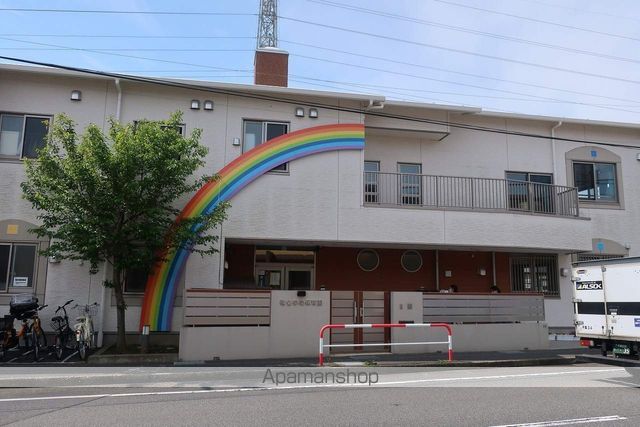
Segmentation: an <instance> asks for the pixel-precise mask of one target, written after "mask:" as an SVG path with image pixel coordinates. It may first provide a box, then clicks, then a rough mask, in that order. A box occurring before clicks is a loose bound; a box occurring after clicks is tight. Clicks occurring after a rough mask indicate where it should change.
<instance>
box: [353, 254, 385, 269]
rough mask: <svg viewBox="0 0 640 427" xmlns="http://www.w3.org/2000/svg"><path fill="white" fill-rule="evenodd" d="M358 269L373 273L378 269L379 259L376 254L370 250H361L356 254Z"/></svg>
mask: <svg viewBox="0 0 640 427" xmlns="http://www.w3.org/2000/svg"><path fill="white" fill-rule="evenodd" d="M357 262H358V267H360V268H361V269H362V270H364V271H373V270H375V269H376V268H378V264H380V258H379V257H378V253H377V252H376V251H374V250H372V249H363V250H361V251H360V252H358V257H357Z"/></svg>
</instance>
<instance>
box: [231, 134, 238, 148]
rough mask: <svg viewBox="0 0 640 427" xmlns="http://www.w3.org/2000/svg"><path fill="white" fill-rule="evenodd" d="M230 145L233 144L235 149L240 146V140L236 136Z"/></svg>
mask: <svg viewBox="0 0 640 427" xmlns="http://www.w3.org/2000/svg"><path fill="white" fill-rule="evenodd" d="M232 144H233V145H234V146H235V147H239V146H240V138H238V137H237V136H236V137H235V138H233V142H232Z"/></svg>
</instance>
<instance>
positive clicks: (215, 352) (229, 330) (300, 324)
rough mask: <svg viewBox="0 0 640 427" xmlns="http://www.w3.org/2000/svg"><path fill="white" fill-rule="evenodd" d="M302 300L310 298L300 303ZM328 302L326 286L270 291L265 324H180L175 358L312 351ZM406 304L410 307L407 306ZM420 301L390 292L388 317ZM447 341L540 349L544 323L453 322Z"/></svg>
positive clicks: (439, 334) (423, 335)
mask: <svg viewBox="0 0 640 427" xmlns="http://www.w3.org/2000/svg"><path fill="white" fill-rule="evenodd" d="M307 301H309V302H314V304H311V303H309V304H306V302H307ZM301 302H303V304H301ZM330 304H331V293H330V292H329V291H306V296H304V297H298V296H297V292H296V291H272V292H271V313H270V315H271V322H270V326H198V327H193V326H183V327H182V328H181V329H180V360H182V361H207V360H234V359H236V360H237V359H270V358H294V357H305V358H313V357H317V355H318V332H319V330H320V328H321V327H322V326H323V325H325V324H328V323H329V321H330V308H331V307H330ZM400 304H402V307H403V308H402V309H400V308H399V306H400ZM407 304H410V307H411V309H407ZM422 304H423V303H422V294H421V293H420V292H392V293H391V321H392V322H394V323H395V322H399V321H413V322H415V323H420V322H421V321H422V316H423V313H422ZM327 336H328V333H327V334H326V336H325V338H327ZM327 341H328V340H327ZM391 341H392V342H411V341H413V342H415V341H446V333H445V332H444V329H440V328H438V329H435V328H434V329H427V328H425V330H418V329H417V328H412V329H394V330H392V332H391ZM453 343H454V346H453V348H454V351H486V350H522V349H545V348H547V347H548V328H547V325H546V324H545V323H544V322H523V323H492V324H488V323H487V324H456V325H453ZM392 349H393V350H392V352H394V353H424V352H434V351H442V352H443V354H445V353H446V346H443V345H439V346H421V345H420V346H406V347H401V346H398V347H392ZM325 351H326V350H325ZM327 353H328V352H327V351H326V353H325V354H327Z"/></svg>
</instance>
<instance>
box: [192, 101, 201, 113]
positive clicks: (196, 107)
mask: <svg viewBox="0 0 640 427" xmlns="http://www.w3.org/2000/svg"><path fill="white" fill-rule="evenodd" d="M191 109H192V110H199V109H200V101H198V100H197V99H192V100H191Z"/></svg>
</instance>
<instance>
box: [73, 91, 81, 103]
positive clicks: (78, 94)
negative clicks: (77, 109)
mask: <svg viewBox="0 0 640 427" xmlns="http://www.w3.org/2000/svg"><path fill="white" fill-rule="evenodd" d="M71 100H72V101H82V92H81V91H79V90H72V91H71Z"/></svg>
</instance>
